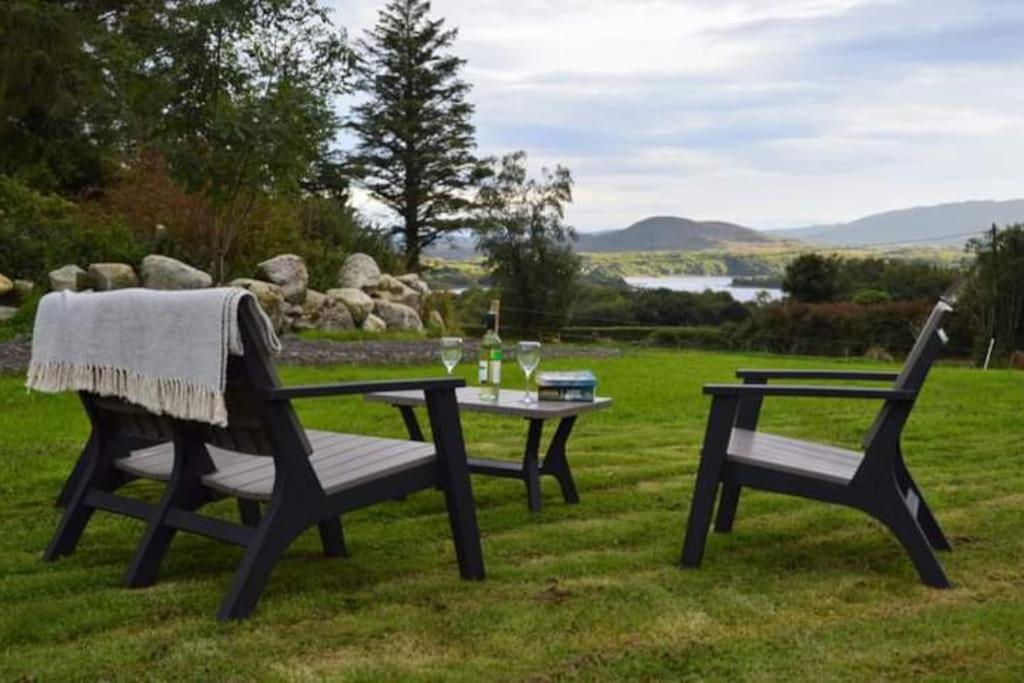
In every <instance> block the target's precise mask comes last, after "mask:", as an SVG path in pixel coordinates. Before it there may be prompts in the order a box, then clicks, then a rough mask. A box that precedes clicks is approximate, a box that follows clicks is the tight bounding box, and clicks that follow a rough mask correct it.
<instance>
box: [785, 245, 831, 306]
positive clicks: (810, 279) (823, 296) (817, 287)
mask: <svg viewBox="0 0 1024 683" xmlns="http://www.w3.org/2000/svg"><path fill="white" fill-rule="evenodd" d="M841 271H842V259H840V258H839V257H837V256H821V255H820V254H802V255H800V256H798V257H796V258H795V259H793V261H792V262H791V263H790V264H789V265H788V266H786V276H785V278H784V279H783V281H782V291H784V292H785V293H786V294H787V295H788V296H790V297H792V298H793V299H796V300H797V301H801V302H804V303H812V304H817V303H828V302H832V301H837V300H839V299H840V297H841V296H842V292H843V286H842V278H841Z"/></svg>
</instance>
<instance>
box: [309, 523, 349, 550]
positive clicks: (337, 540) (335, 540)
mask: <svg viewBox="0 0 1024 683" xmlns="http://www.w3.org/2000/svg"><path fill="white" fill-rule="evenodd" d="M317 528H318V529H319V530H320V543H321V544H322V545H323V547H324V557H348V548H347V547H346V546H345V531H344V529H343V528H342V526H341V518H340V517H332V518H330V519H325V520H324V521H322V522H320V523H319V524H318V525H317Z"/></svg>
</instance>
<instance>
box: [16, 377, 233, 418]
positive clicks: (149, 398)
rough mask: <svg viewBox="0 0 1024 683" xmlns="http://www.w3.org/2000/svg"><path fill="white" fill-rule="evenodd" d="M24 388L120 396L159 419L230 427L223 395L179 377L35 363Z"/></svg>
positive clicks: (211, 388) (215, 390)
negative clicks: (151, 375) (158, 415)
mask: <svg viewBox="0 0 1024 683" xmlns="http://www.w3.org/2000/svg"><path fill="white" fill-rule="evenodd" d="M25 385H26V386H27V387H28V388H29V389H35V390H36V391H43V392H49V393H55V392H59V391H68V390H72V391H88V392H91V393H94V394H99V395H100V396H117V397H120V398H123V399H125V400H127V401H129V402H130V403H135V404H138V405H140V406H142V407H143V408H146V409H147V410H149V411H151V412H153V413H157V414H160V415H163V414H167V415H173V416H174V417H178V418H182V419H185V420H195V421H197V422H206V423H208V424H212V425H217V426H219V427H226V426H227V424H228V411H227V406H226V405H225V403H224V396H223V394H222V393H221V391H219V390H218V389H217V388H216V387H209V386H203V385H201V384H196V383H194V382H188V381H185V380H183V379H181V378H180V377H148V376H146V375H142V374H139V373H137V372H134V371H132V370H128V369H125V368H116V367H111V366H95V365H72V364H68V363H42V364H40V363H35V362H34V361H33V362H32V363H31V364H30V365H29V369H28V378H27V381H26V382H25Z"/></svg>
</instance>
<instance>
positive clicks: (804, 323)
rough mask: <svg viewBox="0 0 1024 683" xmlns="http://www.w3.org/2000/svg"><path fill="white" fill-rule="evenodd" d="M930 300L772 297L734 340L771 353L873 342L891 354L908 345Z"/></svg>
mask: <svg viewBox="0 0 1024 683" xmlns="http://www.w3.org/2000/svg"><path fill="white" fill-rule="evenodd" d="M932 305H933V304H932V303H931V302H925V301H922V302H898V303H889V304H876V305H872V306H862V305H859V304H854V303H840V304H802V303H795V302H785V303H775V304H771V305H769V306H765V307H762V308H760V309H759V310H758V311H757V312H756V313H755V314H754V316H753V317H752V318H751V319H750V321H749V322H747V323H746V324H745V325H742V326H740V327H739V328H737V330H736V332H735V334H734V337H733V338H734V342H735V343H736V345H737V346H739V347H742V348H747V349H751V350H758V351H768V352H772V353H798V354H812V355H813V354H822V355H830V356H861V355H864V354H865V353H866V352H867V351H868V349H870V348H872V347H878V348H881V349H886V350H887V351H889V352H891V353H893V354H894V355H900V354H905V353H906V352H907V351H909V350H910V348H911V347H912V346H913V344H914V341H915V339H916V338H917V332H918V330H919V329H920V324H921V322H922V321H923V320H924V319H925V318H926V317H927V315H928V313H929V311H931V308H932Z"/></svg>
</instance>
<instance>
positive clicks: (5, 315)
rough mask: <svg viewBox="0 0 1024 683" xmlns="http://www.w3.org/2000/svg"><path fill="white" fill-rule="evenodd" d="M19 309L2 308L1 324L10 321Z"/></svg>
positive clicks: (0, 312)
mask: <svg viewBox="0 0 1024 683" xmlns="http://www.w3.org/2000/svg"><path fill="white" fill-rule="evenodd" d="M17 312H18V309H17V308H15V307H14V306H0V323H2V322H5V321H7V320H10V319H11V318H13V317H14V314H15V313H17Z"/></svg>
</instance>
